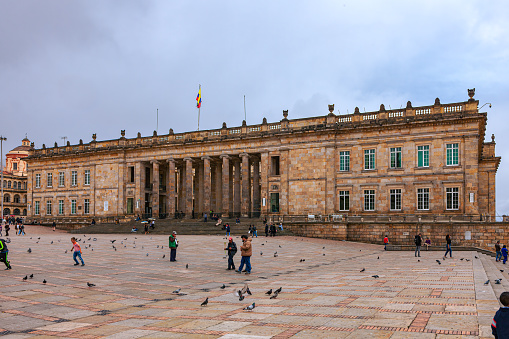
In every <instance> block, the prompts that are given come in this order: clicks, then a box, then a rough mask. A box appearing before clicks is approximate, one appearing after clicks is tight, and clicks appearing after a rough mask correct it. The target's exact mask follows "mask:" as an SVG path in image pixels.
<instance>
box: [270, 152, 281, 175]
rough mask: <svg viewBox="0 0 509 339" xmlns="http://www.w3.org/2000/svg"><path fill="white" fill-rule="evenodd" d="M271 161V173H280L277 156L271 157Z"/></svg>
mask: <svg viewBox="0 0 509 339" xmlns="http://www.w3.org/2000/svg"><path fill="white" fill-rule="evenodd" d="M271 162H272V175H280V171H279V156H274V157H271Z"/></svg>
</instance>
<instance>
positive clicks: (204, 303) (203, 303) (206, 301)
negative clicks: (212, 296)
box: [201, 297, 209, 306]
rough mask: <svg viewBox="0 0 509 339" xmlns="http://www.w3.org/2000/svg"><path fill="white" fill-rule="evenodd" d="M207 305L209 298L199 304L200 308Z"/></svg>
mask: <svg viewBox="0 0 509 339" xmlns="http://www.w3.org/2000/svg"><path fill="white" fill-rule="evenodd" d="M208 303H209V298H208V297H207V299H205V301H204V302H202V303H201V306H207V304H208Z"/></svg>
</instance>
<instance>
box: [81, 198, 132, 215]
mask: <svg viewBox="0 0 509 339" xmlns="http://www.w3.org/2000/svg"><path fill="white" fill-rule="evenodd" d="M129 199H132V198H129ZM127 209H129V207H128V208H127ZM89 213H90V199H85V214H89ZM131 213H132V212H131Z"/></svg>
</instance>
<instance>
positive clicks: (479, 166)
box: [27, 91, 500, 220]
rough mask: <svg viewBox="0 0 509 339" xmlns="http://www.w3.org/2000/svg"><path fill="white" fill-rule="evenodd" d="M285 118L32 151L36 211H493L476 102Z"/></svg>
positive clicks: (64, 214) (491, 160)
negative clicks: (251, 123) (248, 124)
mask: <svg viewBox="0 0 509 339" xmlns="http://www.w3.org/2000/svg"><path fill="white" fill-rule="evenodd" d="M469 95H470V99H469V100H468V101H465V102H459V103H450V104H441V103H440V100H439V99H438V98H437V99H436V100H435V103H434V104H433V105H430V106H424V107H412V105H411V103H410V102H408V103H407V106H406V108H404V109H395V110H386V109H385V107H384V105H381V106H380V110H379V111H376V112H368V113H361V112H359V109H358V108H356V109H355V112H354V113H353V114H349V115H335V114H334V113H333V111H334V107H333V105H330V106H329V111H330V113H329V114H326V115H324V116H318V117H312V118H305V119H295V120H290V119H288V111H283V119H282V120H281V121H279V122H275V123H267V121H266V119H263V122H262V123H261V124H259V125H251V126H247V125H246V124H245V123H244V124H243V125H242V126H240V127H233V128H228V127H227V126H226V124H225V123H223V127H222V128H220V129H216V130H206V131H195V132H187V133H181V134H175V133H173V130H171V129H170V131H169V134H166V135H157V134H156V133H155V132H154V135H153V136H149V137H142V136H141V135H140V134H139V133H138V137H137V138H133V139H127V138H125V132H124V131H122V132H121V137H120V138H119V139H116V140H108V141H97V140H96V135H95V134H94V135H93V137H92V141H91V142H89V143H83V142H81V141H80V143H79V144H78V145H70V144H69V143H68V144H67V145H66V146H63V147H58V146H57V145H55V147H52V148H47V147H45V146H44V145H43V147H42V148H41V149H36V150H34V151H33V152H32V153H31V155H30V156H29V157H28V158H27V161H28V164H29V170H28V201H29V206H31V208H29V215H30V217H32V218H33V219H41V220H44V219H48V218H49V219H54V218H60V217H61V218H71V217H76V218H79V217H81V218H82V217H89V218H91V217H107V216H110V217H117V216H119V217H126V216H127V217H133V216H134V215H137V214H140V215H141V214H149V215H152V216H154V217H161V218H164V217H174V216H175V213H177V212H181V213H182V214H184V215H185V217H186V218H190V217H192V216H193V214H194V216H201V215H202V213H204V212H209V211H211V210H212V211H214V213H221V214H223V215H229V216H248V217H258V216H266V215H269V216H270V215H308V214H313V215H331V214H347V215H363V214H365V215H374V214H384V215H402V214H413V215H415V214H418V215H426V214H440V215H448V214H451V215H471V216H479V215H481V214H483V215H492V216H494V215H495V174H496V171H497V168H498V165H499V163H500V157H497V156H496V155H495V141H494V137H493V136H492V139H491V141H490V142H484V139H485V130H486V122H487V114H486V113H481V112H479V111H478V104H479V102H478V101H477V100H475V99H474V98H473V96H474V93H473V91H469Z"/></svg>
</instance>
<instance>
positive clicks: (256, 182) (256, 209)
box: [252, 158, 260, 218]
mask: <svg viewBox="0 0 509 339" xmlns="http://www.w3.org/2000/svg"><path fill="white" fill-rule="evenodd" d="M252 211H253V214H254V217H256V218H258V217H259V216H260V159H258V158H256V159H254V160H253V208H252Z"/></svg>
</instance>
